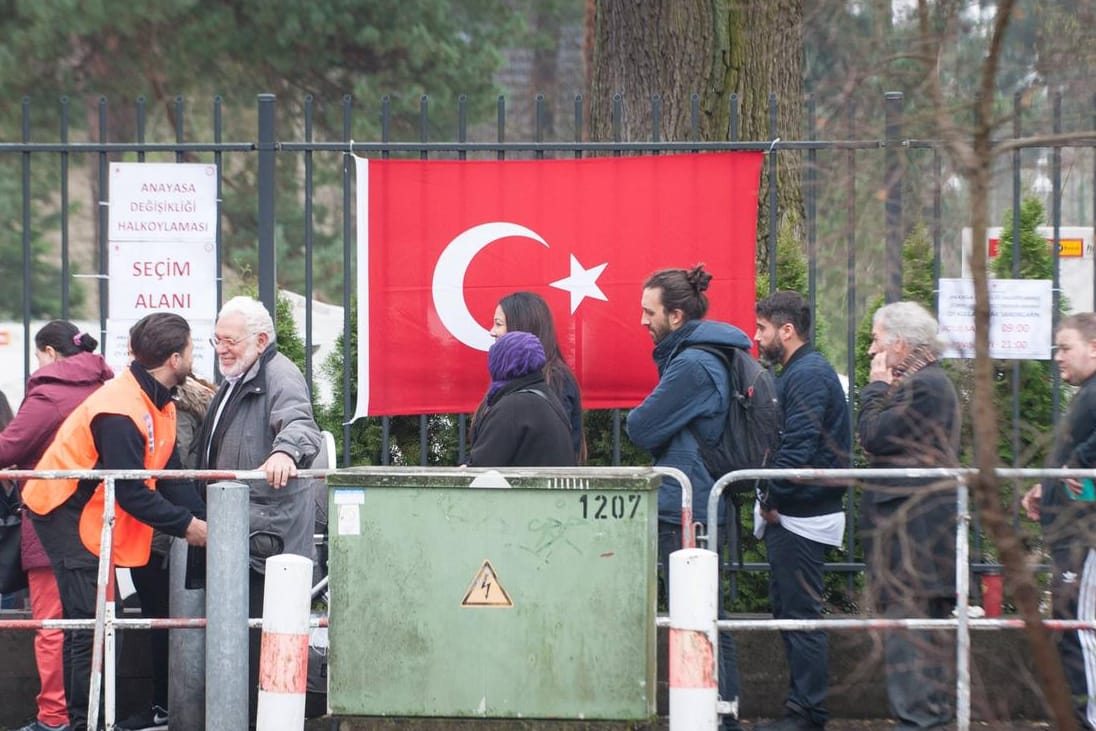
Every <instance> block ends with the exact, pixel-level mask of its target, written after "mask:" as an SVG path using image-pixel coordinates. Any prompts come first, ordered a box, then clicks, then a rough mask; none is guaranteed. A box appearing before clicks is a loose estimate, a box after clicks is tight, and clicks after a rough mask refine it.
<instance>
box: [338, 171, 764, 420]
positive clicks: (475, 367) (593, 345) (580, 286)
mask: <svg viewBox="0 0 1096 731" xmlns="http://www.w3.org/2000/svg"><path fill="white" fill-rule="evenodd" d="M761 159H762V154H761V153H754V152H731V153H712V154H687V155H661V156H648V157H615V158H590V159H577V160H520V161H519V160H503V161H482V162H481V161H434V160H425V161H411V160H366V159H363V158H356V167H357V185H358V189H357V197H358V207H357V211H358V223H357V225H358V232H357V235H358V241H357V253H358V258H357V261H358V358H359V362H358V406H357V412H356V414H355V418H357V417H358V416H364V415H366V414H369V415H397V414H423V413H468V412H471V411H474V410H475V407H476V405H477V404H478V403H479V401H480V399H481V398H482V397H483V394H484V392H485V391H486V389H487V385H488V382H489V380H490V379H489V377H488V375H487V357H486V351H487V349H488V348H489V347H490V346H491V343H492V342H493V341H492V338H491V336H490V334H489V332H488V330H489V329H490V327H491V321H492V318H493V316H494V312H495V306H496V305H497V304H498V301H499V300H500V299H501V298H502V297H504V296H506V295H507V294H509V293H511V292H515V291H518V290H529V291H533V292H536V293H537V294H540V295H541V296H543V297H544V298H545V300H546V301H547V302H548V305H549V307H550V308H551V310H552V314H553V316H554V318H555V325H556V332H557V335H558V337H559V344H560V349H561V350H562V352H563V355H564V358H566V359H567V361H568V363H570V364H571V366H572V367H573V368H574V370H575V373H576V374H577V376H578V379H579V383H580V385H581V387H582V392H583V405H584V407H585V408H588V409H603V408H615V407H631V406H634V405H636V404H637V403H639V401H641V400H642V399H643V397H644V396H645V395H646V394H647V393H648V392H649V391H650V389H651V387H652V386H653V385H654V383H655V381H656V379H657V373H656V371H655V368H654V364H653V362H652V360H651V349H652V343H651V338H650V336H649V335H648V333H647V330H646V329H644V328H643V327H641V326H640V324H639V319H640V314H641V312H640V305H639V303H640V297H641V295H642V286H643V282H644V281H645V280H646V278H647V277H648V276H649V275H650V274H651V273H652V272H654V271H655V270H658V269H662V268H666V267H690V266H692V265H694V264H696V263H697V262H704V263H705V264H706V268H707V270H708V271H709V272H710V273H711V274H712V275H713V280H712V284H711V287H710V289H709V290H708V296H709V298H710V300H711V305H712V306H711V312H710V313H709V316H710V317H712V318H714V319H720V320H724V321H727V322H731V323H733V324H735V325H738V326H739V327H741V328H742V329H743V330H746V331H747V332H750V333H752V332H753V322H754V313H753V304H754V246H755V235H756V218H757V196H758V180H759V176H760V171H761Z"/></svg>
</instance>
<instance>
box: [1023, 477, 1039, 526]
mask: <svg viewBox="0 0 1096 731" xmlns="http://www.w3.org/2000/svg"><path fill="white" fill-rule="evenodd" d="M1042 497H1043V486H1042V485H1040V484H1038V483H1036V484H1035V485H1034V486H1033V487H1032V488H1031V489H1030V490H1028V491H1027V492H1025V493H1024V497H1023V498H1021V499H1020V505H1022V506H1023V507H1024V512H1026V513H1027V517H1029V518H1031V519H1032V520H1039V501H1040V500H1041V499H1042Z"/></svg>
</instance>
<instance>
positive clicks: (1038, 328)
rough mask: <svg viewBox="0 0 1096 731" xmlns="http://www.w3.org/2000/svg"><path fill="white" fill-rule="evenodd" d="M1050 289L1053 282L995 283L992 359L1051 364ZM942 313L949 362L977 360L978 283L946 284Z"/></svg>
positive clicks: (956, 281) (955, 281)
mask: <svg viewBox="0 0 1096 731" xmlns="http://www.w3.org/2000/svg"><path fill="white" fill-rule="evenodd" d="M1050 285H1051V283H1050V280H1048V279H991V280H989V299H990V322H989V327H990V329H989V354H990V357H991V358H1000V359H1029V360H1050V345H1051V325H1050V323H1051V307H1052V306H1053V298H1052V297H1051V286H1050ZM938 311H939V313H940V336H941V337H942V338H943V340H944V342H945V343H947V348H946V349H945V351H944V357H945V358H973V357H974V282H973V280H971V279H941V280H940V301H939V308H938Z"/></svg>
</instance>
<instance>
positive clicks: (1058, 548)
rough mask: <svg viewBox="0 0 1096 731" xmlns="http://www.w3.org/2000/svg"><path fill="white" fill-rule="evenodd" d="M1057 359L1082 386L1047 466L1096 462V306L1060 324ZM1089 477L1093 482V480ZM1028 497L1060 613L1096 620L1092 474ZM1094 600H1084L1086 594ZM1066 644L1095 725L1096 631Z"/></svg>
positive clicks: (1072, 684) (1079, 699) (1073, 687)
mask: <svg viewBox="0 0 1096 731" xmlns="http://www.w3.org/2000/svg"><path fill="white" fill-rule="evenodd" d="M1054 342H1055V345H1056V346H1057V347H1056V349H1055V351H1054V361H1055V362H1056V363H1057V364H1058V369H1059V371H1061V374H1062V380H1063V381H1065V382H1066V383H1068V384H1070V385H1073V386H1078V387H1079V390H1078V391H1077V393H1076V394H1075V395H1074V396H1073V400H1072V401H1070V404H1069V410H1068V412H1067V413H1066V415H1065V418H1064V419H1062V422H1061V424H1059V425H1058V430H1057V433H1056V434H1055V437H1054V449H1053V451H1052V453H1051V455H1050V457H1049V458H1048V459H1047V467H1067V468H1068V467H1076V468H1082V467H1089V468H1091V467H1096V378H1093V375H1096V314H1094V313H1091V312H1084V313H1078V314H1076V315H1070V316H1069V317H1067V318H1066V319H1064V320H1062V322H1061V324H1059V325H1058V331H1057V334H1056V335H1055V339H1054ZM1086 483H1087V485H1086ZM1023 505H1024V508H1025V510H1027V514H1028V516H1029V517H1030V518H1031V519H1032V520H1038V521H1039V522H1040V523H1041V524H1042V527H1043V537H1044V538H1045V540H1046V544H1047V548H1048V549H1049V550H1050V555H1051V558H1052V559H1053V561H1054V577H1053V580H1052V585H1051V586H1052V590H1053V595H1054V618H1055V619H1081V620H1086V621H1089V622H1091V621H1093V620H1096V602H1093V601H1092V600H1091V597H1092V595H1093V591H1096V534H1094V533H1093V529H1094V526H1096V520H1094V518H1096V502H1093V490H1092V482H1091V480H1084V481H1082V480H1077V479H1073V478H1070V479H1067V480H1063V481H1057V480H1054V481H1048V482H1047V483H1046V485H1045V486H1044V485H1042V484H1039V485H1035V486H1034V487H1032V488H1031V489H1030V490H1028V492H1027V494H1025V495H1024V500H1023ZM1084 596H1087V597H1090V599H1089V601H1078V598H1079V597H1084ZM1060 652H1061V656H1062V665H1063V667H1064V669H1065V673H1066V678H1067V679H1068V680H1069V688H1070V692H1071V693H1072V694H1073V697H1074V698H1075V699H1076V701H1075V702H1076V705H1077V718H1078V723H1080V724H1081V725H1082V727H1083V728H1096V698H1094V697H1093V696H1094V694H1096V689H1090V688H1089V686H1088V683H1087V682H1086V678H1087V677H1096V632H1092V631H1090V630H1081V631H1077V630H1068V631H1066V632H1063V633H1062V639H1061V645H1060Z"/></svg>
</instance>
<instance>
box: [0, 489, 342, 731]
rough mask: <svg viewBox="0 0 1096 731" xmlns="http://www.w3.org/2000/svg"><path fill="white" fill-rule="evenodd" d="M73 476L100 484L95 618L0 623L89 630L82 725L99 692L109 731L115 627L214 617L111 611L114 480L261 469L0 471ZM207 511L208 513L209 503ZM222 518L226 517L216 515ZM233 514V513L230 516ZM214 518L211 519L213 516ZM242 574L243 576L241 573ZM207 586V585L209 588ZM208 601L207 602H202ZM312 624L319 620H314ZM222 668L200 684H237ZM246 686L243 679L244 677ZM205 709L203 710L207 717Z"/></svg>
mask: <svg viewBox="0 0 1096 731" xmlns="http://www.w3.org/2000/svg"><path fill="white" fill-rule="evenodd" d="M333 471H334V470H333V469H322V470H320V469H317V470H300V471H298V473H297V476H298V477H300V478H305V479H312V478H323V477H326V476H327V475H328V474H329V473H330V472H333ZM32 478H37V479H47V480H50V479H79V480H101V481H102V482H103V485H104V505H103V529H102V534H101V539H100V546H101V548H100V551H99V572H98V581H97V587H96V601H95V619H94V620H92V619H53V620H34V619H29V620H3V621H0V628H3V629H24V630H37V629H62V630H87V629H92V630H94V636H93V639H92V659H91V662H92V666H91V685H90V696H89V699H88V729H89V731H98V728H99V697H100V695H101V696H102V697H103V701H104V703H103V707H104V713H103V716H104V718H103V722H104V727H105V729H106V730H107V731H112V730H113V728H114V722H115V718H114V713H115V700H116V699H115V691H116V677H115V667H114V662H115V660H114V634H115V630H116V629H117V628H129V629H192V628H205V627H207V626H208V627H210V628H212V627H213V626H214V624H215V623H214V622H210V623H208V624H207V619H204V618H169V619H119V618H118V617H117V616H116V615H115V608H114V598H113V595H114V591H113V586H114V571H113V569H114V565H113V561H112V560H111V558H112V554H113V551H112V547H113V537H114V521H115V496H114V483H115V481H116V480H147V479H149V478H175V479H193V480H202V481H204V482H207V483H210V484H213V483H218V482H226V481H233V482H241V481H244V480H263V479H266V473H264V472H263V471H261V470H42V471H38V470H0V479H8V480H16V481H23V480H27V479H32ZM243 505H244V510H245V512H244V514H243V516H242V519H243V525H244V526H245V527H246V525H247V514H246V501H244V503H243ZM210 514H211V516H212V515H213V514H214V511H213V510H212V505H211V511H210ZM218 517H220V518H222V519H223V518H225V517H226V516H218ZM236 517H239V516H236ZM214 519H215V520H216V519H217V518H214ZM244 540H245V543H244V545H243V548H244V549H246V532H245V534H244ZM244 578H245V579H246V577H244ZM242 586H244V587H245V589H244V592H245V593H244V595H243V615H244V616H245V617H246V615H247V598H246V580H244V581H243V583H242ZM210 588H212V587H210ZM213 599H214V601H213V602H211V603H212V604H213V605H215V606H223V602H219V601H218V600H217V598H216V597H213ZM207 605H208V604H207ZM316 624H317V625H319V624H322V622H317V623H316ZM247 626H249V627H261V626H262V620H261V619H254V620H251V619H249V620H248V621H247ZM244 633H245V634H244V639H245V640H246V628H245V629H244ZM246 657H247V652H246V646H245V647H244V652H243V658H244V669H245V675H246V662H247V660H246ZM222 673H223V668H221V667H219V666H218V664H217V663H209V664H207V666H206V685H207V687H213V688H218V687H219V688H229V687H233V686H235V685H239V684H240V683H241V682H244V681H240V680H239V679H234V678H221V677H219V675H220V674H222ZM244 685H245V686H246V682H244ZM211 702H212V703H213V704H215V706H216V705H219V701H218V700H216V699H214V700H213V701H210V700H209V699H208V698H207V707H208V706H209V704H210V703H211ZM243 702H244V704H245V705H244V711H243V712H244V718H245V720H246V713H247V709H246V703H247V696H246V694H244V695H243ZM208 716H209V714H208V713H207V717H208ZM209 728H210V731H215V730H214V728H213V727H209Z"/></svg>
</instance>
